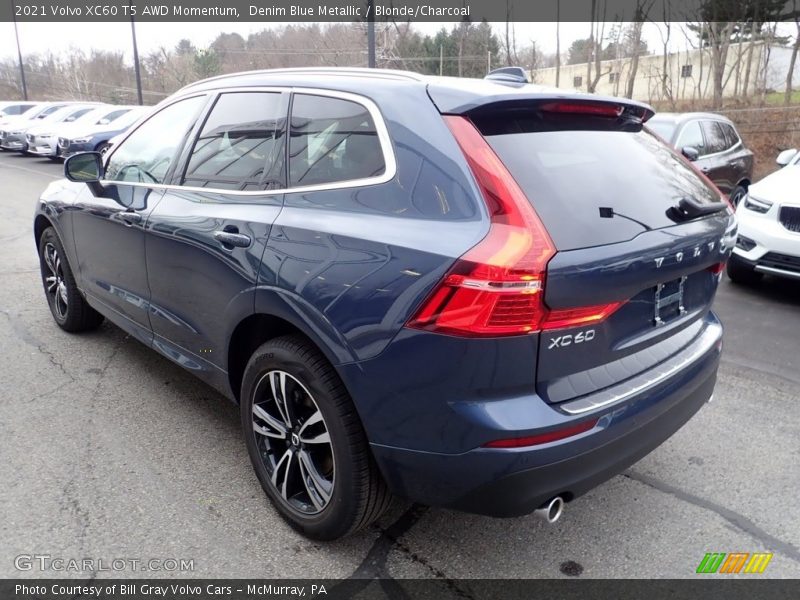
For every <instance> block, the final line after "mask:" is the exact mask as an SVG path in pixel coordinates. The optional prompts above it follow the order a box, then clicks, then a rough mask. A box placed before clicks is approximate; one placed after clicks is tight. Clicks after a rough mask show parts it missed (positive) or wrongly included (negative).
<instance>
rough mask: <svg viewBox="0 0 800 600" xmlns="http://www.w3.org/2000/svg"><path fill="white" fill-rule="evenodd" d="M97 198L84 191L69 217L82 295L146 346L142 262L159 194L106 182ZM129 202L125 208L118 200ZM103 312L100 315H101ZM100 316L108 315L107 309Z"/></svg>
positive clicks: (146, 296) (145, 290) (146, 298)
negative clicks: (146, 229)
mask: <svg viewBox="0 0 800 600" xmlns="http://www.w3.org/2000/svg"><path fill="white" fill-rule="evenodd" d="M98 189H102V192H101V193H100V194H98V195H95V193H93V192H92V190H91V189H90V188H89V187H88V186H87V187H86V188H85V189H84V190H83V192H81V194H80V196H79V197H78V199H77V201H76V203H75V210H74V211H73V214H72V223H73V225H72V226H73V238H74V240H75V248H76V252H77V255H78V261H79V263H78V268H79V270H80V275H81V283H82V287H83V290H84V292H85V293H86V294H87V296H89V297H90V302H91V300H92V299H95V300H98V301H100V302H101V303H102V307H107V308H110V309H111V310H113V311H114V312H115V313H118V314H119V315H121V316H123V317H125V318H126V319H127V320H129V321H131V322H132V324H133V325H135V327H125V325H124V320H123V322H122V323H120V322H119V320H118V319H113V320H115V321H117V322H118V324H120V325H121V326H123V327H124V328H125V329H126V330H128V331H129V332H131V333H133V334H134V335H136V336H137V337H139V338H140V339H141V340H142V341H144V342H145V343H149V342H150V339H151V337H150V335H149V334H146V333H145V332H149V330H150V321H149V318H148V301H149V298H150V290H149V288H148V285H147V271H146V268H145V262H144V223H145V222H146V221H147V217H148V216H149V214H150V213H151V212H152V210H153V208H154V207H155V206H156V205H157V204H158V202H159V200H160V199H161V197H162V195H163V192H162V191H160V190H158V191H156V190H152V189H150V188H145V187H133V186H125V185H116V184H113V183H106V184H104V185H103V186H102V188H98ZM118 198H124V199H125V200H126V202H127V201H130V202H131V203H132V204H131V205H132V206H136V207H137V208H136V209H135V210H134V209H133V208H131V209H126V208H124V207H123V206H122V204H120V203H119V202H118V201H117V200H116V199H118ZM102 307H101V310H102ZM103 312H105V313H108V311H107V310H104V311H103Z"/></svg>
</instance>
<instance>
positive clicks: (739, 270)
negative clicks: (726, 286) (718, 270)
mask: <svg viewBox="0 0 800 600" xmlns="http://www.w3.org/2000/svg"><path fill="white" fill-rule="evenodd" d="M727 271H728V277H729V278H730V280H731V281H733V282H734V283H743V284H746V285H753V284H756V283H758V282H759V281H761V280H762V279H763V277H764V274H763V273H759V272H758V271H756V270H755V269H754V268H753V267H752V266H751V265H749V264H748V263H746V262H744V261H742V260H739V259H738V258H736V255H735V254H734V255H732V256H731V257H730V259H729V260H728V267H727Z"/></svg>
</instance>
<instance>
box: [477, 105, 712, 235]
mask: <svg viewBox="0 0 800 600" xmlns="http://www.w3.org/2000/svg"><path fill="white" fill-rule="evenodd" d="M512 121H513V120H512ZM513 128H514V124H513V123H512V124H509V125H508V129H512V130H513ZM486 139H487V140H488V142H489V144H490V145H491V146H492V148H494V150H495V152H496V153H497V154H498V156H499V157H500V158H501V160H502V161H503V162H504V163H505V165H506V166H507V167H508V169H509V171H510V172H511V174H512V175H513V176H514V178H515V179H516V181H517V183H519V185H520V187H521V188H522V190H523V191H524V192H525V194H526V196H527V197H528V199H529V201H530V202H531V203H532V204H533V206H534V208H535V209H536V211H537V213H538V214H539V216H540V217H541V218H542V220H543V222H544V224H545V226H546V227H547V230H548V232H549V233H550V235H551V236H552V238H553V241H554V242H555V243H556V246H557V247H558V248H559V249H561V250H568V249H575V248H583V247H589V246H596V245H601V244H609V243H614V242H620V241H625V240H628V239H632V238H633V237H635V236H636V235H639V234H640V233H643V232H645V231H648V230H650V229H659V228H662V227H669V226H672V225H675V222H674V221H673V220H671V219H670V218H669V216H668V214H667V210H668V209H669V208H670V207H671V206H673V205H675V204H677V203H678V201H679V200H680V199H681V198H684V197H691V198H694V199H696V200H698V201H700V202H703V203H708V202H717V201H718V200H719V196H718V194H716V193H715V191H714V190H713V189H712V188H711V187H710V186H708V185H707V184H706V183H705V182H704V181H703V180H702V179H700V178H699V177H698V176H697V175H696V174H695V172H694V171H693V170H692V169H691V168H690V167H689V166H688V165H687V164H686V163H685V162H684V161H683V160H682V159H681V158H680V157H679V156H678V155H677V154H676V152H675V151H674V150H672V148H670V147H669V146H667V145H666V144H664V143H663V142H661V141H660V140H659V139H658V138H657V137H655V136H654V135H653V134H651V133H650V132H648V131H645V130H639V131H614V130H610V131H609V130H606V131H590V130H585V129H572V130H557V131H529V132H524V133H506V134H495V135H488V136H486ZM601 209H603V210H601ZM609 214H611V215H612V216H611V217H610V218H609V216H608V215H609Z"/></svg>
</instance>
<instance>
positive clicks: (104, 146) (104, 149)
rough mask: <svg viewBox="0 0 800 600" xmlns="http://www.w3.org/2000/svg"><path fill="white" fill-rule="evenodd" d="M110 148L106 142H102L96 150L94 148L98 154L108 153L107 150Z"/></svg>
mask: <svg viewBox="0 0 800 600" xmlns="http://www.w3.org/2000/svg"><path fill="white" fill-rule="evenodd" d="M109 148H111V144H109V143H108V142H103V143H102V144H98V145H97V148H95V149H94V150H95V152H99V153H100V154H105V153H106V152H108V149H109Z"/></svg>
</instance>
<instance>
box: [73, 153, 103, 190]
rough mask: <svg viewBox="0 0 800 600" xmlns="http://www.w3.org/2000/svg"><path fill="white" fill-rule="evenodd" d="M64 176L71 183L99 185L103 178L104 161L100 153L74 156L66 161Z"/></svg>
mask: <svg viewBox="0 0 800 600" xmlns="http://www.w3.org/2000/svg"><path fill="white" fill-rule="evenodd" d="M64 176H65V177H66V178H67V179H69V180H70V181H77V182H82V183H97V182H98V181H100V178H101V177H102V176H103V160H102V158H101V155H100V153H99V152H81V153H80V154H73V155H72V156H70V157H69V158H68V159H67V160H66V161H64Z"/></svg>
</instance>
